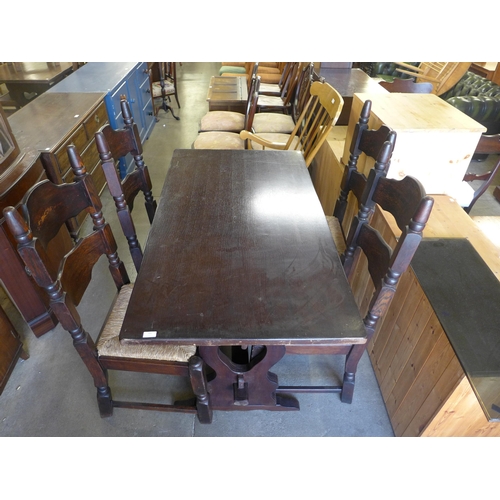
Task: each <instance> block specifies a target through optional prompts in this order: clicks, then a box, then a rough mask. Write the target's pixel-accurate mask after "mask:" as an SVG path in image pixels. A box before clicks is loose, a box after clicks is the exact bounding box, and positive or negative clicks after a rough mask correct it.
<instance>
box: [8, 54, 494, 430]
mask: <svg viewBox="0 0 500 500" xmlns="http://www.w3.org/2000/svg"><path fill="white" fill-rule="evenodd" d="M218 68H219V64H218V63H183V65H182V66H179V68H178V83H179V100H180V104H181V108H180V109H178V108H177V105H176V103H175V100H174V101H173V102H172V107H173V108H174V110H175V112H176V114H177V115H178V116H179V117H180V120H179V121H177V120H175V119H174V118H173V117H172V115H171V114H170V113H169V114H167V113H165V112H164V111H160V113H159V121H158V123H156V125H155V127H154V129H153V131H152V133H151V136H150V138H149V139H148V140H147V141H146V142H145V144H144V158H145V161H146V164H147V165H148V167H149V170H150V174H151V177H152V183H153V193H154V195H155V197H156V198H157V199H158V198H159V196H160V192H161V188H162V185H163V181H164V178H165V174H166V171H167V169H168V165H169V163H170V158H171V156H172V152H173V150H174V149H177V148H190V147H191V144H192V142H193V141H194V139H195V138H196V135H197V130H198V123H199V120H200V118H201V116H202V115H203V114H204V113H205V112H206V111H207V103H206V100H205V99H206V93H207V89H208V82H209V79H210V77H211V76H212V75H215V74H217V72H218ZM480 168H483V167H480ZM488 196H489V197H490V198H489V199H488ZM483 198H484V201H485V203H481V204H479V202H478V204H477V205H476V208H475V212H477V213H478V214H479V213H480V214H486V213H485V212H488V211H491V210H497V209H498V208H500V204H498V203H497V202H496V201H495V200H494V199H493V198H492V197H491V194H487V195H484V197H483ZM102 199H103V204H104V215H105V217H106V219H107V221H108V222H109V223H110V224H111V226H112V228H113V230H114V233H115V236H116V238H117V240H118V244H119V253H120V257H121V258H122V260H123V261H124V262H125V264H126V267H127V270H128V271H129V274H130V277H131V279H132V280H134V278H135V271H134V268H133V265H132V262H131V259H130V256H129V253H128V247H127V244H126V241H125V239H124V237H123V233H122V232H121V230H120V227H119V224H118V221H117V218H116V212H115V209H114V205H113V203H112V200H111V199H110V196H109V193H108V191H107V189H106V190H105V191H104V192H103V195H102ZM488 200H489V203H488ZM491 200H492V201H491ZM480 201H482V200H480ZM483 205H484V206H485V207H486V208H484V207H483ZM497 205H498V207H497ZM491 207H493V208H491ZM498 214H500V211H499V212H498V213H496V212H495V213H487V215H498ZM133 215H134V221H135V224H136V228H137V231H138V234H139V239H140V241H141V244H142V246H143V248H144V247H145V245H146V242H147V233H148V231H149V227H150V226H149V222H148V220H147V216H146V212H145V210H143V207H142V206H141V205H140V204H139V203H138V204H137V206H136V208H135V210H134V213H133ZM83 230H85V227H84V228H83ZM105 265H106V264H105V262H104V261H101V262H100V263H99V264H98V266H101V267H100V268H99V267H98V269H97V271H98V272H96V274H95V276H94V279H93V283H92V285H91V287H90V288H89V289H88V290H87V292H86V294H85V297H84V299H83V301H82V304H81V306H80V308H79V310H80V313H81V316H82V318H83V323H84V326H86V329H87V330H88V332H89V333H90V334H91V336H93V337H94V338H95V336H96V335H97V333H98V331H99V328H100V325H101V324H102V322H103V321H104V318H105V315H106V312H107V310H108V308H109V307H110V304H111V300H112V296H113V294H114V285H113V283H112V281H111V279H110V278H109V279H108V277H107V276H106V274H107V272H106V269H105V268H104V266H105ZM100 271H102V272H100ZM103 276H104V278H103ZM2 305H3V306H4V307H5V309H6V310H7V313H8V314H9V317H10V318H11V320H12V321H13V322H14V324H15V326H16V327H17V329H18V330H19V332H20V335H21V337H22V340H23V342H24V345H25V348H26V350H27V351H28V352H29V354H30V357H29V359H28V360H26V361H21V360H20V361H19V362H18V363H17V365H16V367H15V369H14V371H13V373H12V375H11V377H10V379H9V381H8V383H7V386H6V387H5V389H4V392H3V394H2V395H1V396H0V436H5V437H6V436H26V437H38V436H40V437H41V436H48V437H52V436H54V437H56V436H57V437H79V436H95V437H107V436H116V437H129V436H142V437H150V436H151V437H163V436H164V437H187V436H191V437H204V436H206V437H216V436H217V437H244V436H260V437H265V436H267V437H278V436H282V437H299V436H300V437H302V436H304V437H306V436H307V437H321V436H332V437H358V436H359V437H368V436H378V437H391V436H393V432H392V428H391V424H390V422H389V419H388V416H387V413H386V410H385V406H384V403H383V400H382V397H381V394H380V391H379V388H378V385H377V381H376V379H375V376H374V373H373V369H372V367H371V364H370V361H369V358H368V356H367V355H366V354H365V355H364V356H363V358H362V360H361V363H360V366H359V369H358V374H357V380H356V389H355V395H354V401H353V403H352V404H351V405H348V404H343V403H341V402H340V399H339V396H338V394H318V395H312V394H299V395H298V396H297V397H298V399H299V401H300V406H301V409H300V411H297V412H265V411H252V412H242V411H235V412H215V413H214V419H213V423H212V424H210V425H202V424H200V423H199V422H198V420H197V419H196V416H194V415H190V414H181V413H163V412H155V411H138V410H129V409H120V408H118V409H115V411H114V414H113V416H112V417H110V418H106V419H101V418H100V416H99V412H98V410H97V403H96V394H95V388H94V386H93V383H92V379H91V377H90V375H89V374H88V372H87V370H86V368H85V366H84V365H83V363H82V362H81V360H80V358H79V357H78V355H77V353H76V351H75V350H74V348H73V346H72V341H71V339H70V337H69V334H67V333H66V332H65V331H64V330H63V329H62V328H61V327H60V326H58V327H56V328H55V329H54V330H52V331H50V332H48V333H47V334H45V335H44V336H43V337H41V338H36V337H35V336H34V335H33V334H32V333H31V331H30V330H29V328H28V327H27V325H26V324H25V323H24V321H23V320H22V318H21V317H20V316H19V314H18V313H17V311H16V310H15V308H13V307H12V305H11V304H10V303H9V301H8V299H6V298H5V297H4V298H3V301H2ZM342 370H343V360H342V359H340V358H339V359H337V358H334V357H333V358H332V357H327V356H286V357H285V358H284V359H283V360H281V361H280V362H279V363H278V364H277V365H276V366H275V369H274V370H273V371H275V372H276V373H277V374H278V376H279V378H280V382H281V383H282V384H287V385H289V384H294V383H303V384H305V383H313V384H321V383H337V382H338V381H339V377H340V376H341V375H342ZM299 381H300V382H299ZM110 386H111V388H112V391H113V396H114V397H115V398H116V399H121V398H123V399H124V398H126V397H128V398H131V399H132V398H134V397H136V395H140V397H141V398H144V397H149V398H150V400H151V401H157V400H161V399H165V398H166V399H167V400H170V401H173V400H175V399H182V398H183V397H185V396H188V395H189V384H188V381H187V380H184V379H183V378H180V377H172V376H170V377H169V376H160V375H149V374H131V373H122V372H110Z"/></svg>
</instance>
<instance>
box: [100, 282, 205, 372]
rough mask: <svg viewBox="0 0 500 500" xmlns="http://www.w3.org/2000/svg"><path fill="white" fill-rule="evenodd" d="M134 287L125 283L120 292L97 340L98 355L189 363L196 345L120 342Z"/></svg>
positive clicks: (194, 352)
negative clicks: (131, 343)
mask: <svg viewBox="0 0 500 500" xmlns="http://www.w3.org/2000/svg"><path fill="white" fill-rule="evenodd" d="M133 288H134V285H132V284H128V285H124V286H122V288H121V290H120V292H119V293H118V295H117V297H116V300H115V303H114V305H113V307H112V308H111V312H110V313H109V316H108V319H107V321H106V323H105V324H104V326H103V329H102V331H101V334H100V335H99V339H98V340H97V354H98V356H99V357H102V356H114V357H123V358H139V359H157V360H162V361H180V362H183V363H187V362H188V361H189V358H190V357H191V356H194V355H195V354H196V346H194V345H186V346H183V345H182V346H177V345H151V344H134V345H130V344H129V345H126V344H121V343H120V340H119V338H118V336H119V334H120V329H121V326H122V324H123V318H124V317H125V312H126V310H127V306H128V303H129V301H130V295H131V294H132V290H133Z"/></svg>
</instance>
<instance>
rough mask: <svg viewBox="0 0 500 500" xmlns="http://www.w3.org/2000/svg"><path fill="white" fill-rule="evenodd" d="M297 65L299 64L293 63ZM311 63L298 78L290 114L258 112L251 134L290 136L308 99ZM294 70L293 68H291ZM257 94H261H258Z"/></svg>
mask: <svg viewBox="0 0 500 500" xmlns="http://www.w3.org/2000/svg"><path fill="white" fill-rule="evenodd" d="M294 64H299V63H294ZM312 68H313V66H312V63H311V64H310V65H305V66H304V67H303V68H302V70H301V74H300V77H299V81H298V83H297V87H296V89H295V92H294V97H293V99H292V102H291V107H292V112H291V113H290V114H283V113H273V112H260V113H256V114H255V117H254V119H253V132H254V133H256V134H257V135H259V134H267V133H277V134H291V133H292V132H293V129H294V128H295V124H296V121H297V119H298V118H299V116H300V113H301V112H302V111H303V109H304V107H305V105H306V103H307V99H308V97H309V91H310V86H311V83H312ZM291 69H292V70H295V69H296V68H295V67H292V68H291ZM261 88H262V84H261ZM259 94H262V93H261V92H259ZM259 99H260V98H259ZM257 105H258V104H257Z"/></svg>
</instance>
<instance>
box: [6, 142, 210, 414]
mask: <svg viewBox="0 0 500 500" xmlns="http://www.w3.org/2000/svg"><path fill="white" fill-rule="evenodd" d="M68 156H69V159H70V165H71V168H72V169H73V173H74V175H75V181H74V182H73V183H69V184H63V185H56V184H53V183H52V182H50V181H49V180H45V181H42V182H40V183H38V184H36V185H35V186H34V187H33V188H31V189H30V190H29V191H28V193H27V194H26V196H25V197H24V199H23V202H22V204H21V206H20V208H19V210H16V209H15V208H14V207H6V208H5V209H4V211H3V213H4V217H5V220H6V223H7V226H8V229H9V230H10V232H11V233H12V235H13V237H14V238H15V240H16V241H17V249H18V252H19V255H20V256H21V258H22V260H23V261H24V263H25V265H26V269H27V272H28V273H29V274H30V275H31V276H32V277H33V279H34V280H35V281H36V283H37V284H38V285H39V286H40V287H41V288H42V289H44V290H45V292H46V293H47V295H48V298H49V303H50V307H51V309H52V311H53V312H54V314H55V316H56V317H57V319H58V320H59V322H60V323H61V326H62V327H63V328H64V329H65V330H67V331H68V332H69V333H70V335H71V337H72V339H73V345H74V347H75V349H76V351H77V352H78V354H79V356H80V357H81V359H82V361H83V362H84V364H85V366H86V367H87V369H88V371H89V372H90V375H91V376H92V378H93V381H94V385H95V387H96V388H97V403H98V408H99V412H100V415H101V417H108V416H111V415H112V413H113V408H114V407H122V408H138V409H155V410H162V411H181V412H189V413H198V416H199V418H200V420H201V421H204V422H209V421H210V419H211V414H210V408H209V406H208V395H207V394H206V392H204V393H203V394H204V395H201V393H202V392H203V387H204V384H205V380H204V378H203V377H204V376H203V373H202V362H201V360H200V359H199V358H198V357H197V356H196V346H194V345H187V346H180V347H178V348H174V349H172V347H170V346H152V347H151V346H149V345H141V344H139V345H137V346H135V345H134V346H122V345H121V344H120V342H119V338H118V336H119V333H120V328H121V324H122V322H123V317H124V315H125V311H126V308H127V304H128V301H129V298H130V295H131V293H132V290H133V285H132V284H131V283H130V280H129V277H128V274H127V272H126V270H125V266H124V265H123V262H122V261H121V260H120V258H119V256H118V253H117V245H116V241H115V239H114V236H113V233H112V231H111V227H110V226H109V224H107V223H106V221H105V220H104V217H103V214H102V205H101V201H100V199H99V196H98V193H97V190H96V188H95V185H94V183H93V181H92V178H91V176H90V175H89V174H88V173H87V171H86V169H85V167H84V166H83V164H82V161H81V158H80V156H79V154H78V153H77V151H76V149H75V147H74V146H69V147H68ZM82 210H85V211H87V212H88V213H89V214H90V216H91V218H92V221H93V231H92V232H91V233H89V234H88V235H86V236H85V237H82V238H80V239H79V240H78V241H77V242H76V244H75V246H74V247H73V248H72V249H71V250H70V251H69V252H68V253H67V254H66V255H65V256H63V257H62V259H61V260H60V261H58V262H56V263H54V262H53V259H51V257H50V255H49V253H48V250H47V248H48V245H49V243H50V241H51V240H52V239H53V238H54V237H55V236H56V235H57V233H58V232H59V230H60V228H61V226H64V224H65V222H66V220H68V219H69V218H70V217H75V216H76V215H78V213H80V212H81V211H82ZM103 255H105V256H106V257H107V260H108V269H109V272H110V275H111V277H112V279H113V281H114V284H115V286H116V290H117V294H116V297H115V301H114V302H113V305H112V306H111V309H110V311H109V313H108V316H107V319H106V320H105V321H104V324H103V327H102V329H101V331H100V333H99V332H95V333H99V334H98V335H95V334H94V335H92V336H91V335H89V333H88V332H87V331H86V330H85V329H84V327H83V325H82V322H81V318H80V316H79V313H78V312H77V306H78V305H79V304H80V301H81V299H82V297H83V294H84V292H85V290H86V289H87V288H88V286H89V284H90V282H91V278H92V270H93V268H94V265H95V264H96V263H97V262H98V260H100V257H101V256H103ZM108 369H110V370H122V371H132V372H144V373H159V374H170V375H178V376H185V377H189V378H190V379H191V385H192V388H193V390H194V391H196V392H198V393H200V397H199V398H194V399H192V400H190V401H189V402H186V403H179V404H156V403H155V404H151V403H140V402H129V401H115V400H113V398H112V395H111V389H110V387H109V385H108V377H107V370H108ZM200 391H201V392H200Z"/></svg>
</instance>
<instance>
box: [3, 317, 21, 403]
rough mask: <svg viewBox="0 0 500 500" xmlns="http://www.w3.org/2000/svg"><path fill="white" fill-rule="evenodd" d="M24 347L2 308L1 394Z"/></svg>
mask: <svg viewBox="0 0 500 500" xmlns="http://www.w3.org/2000/svg"><path fill="white" fill-rule="evenodd" d="M22 347H23V346H22V343H21V340H20V339H19V335H18V334H17V332H16V330H15V329H14V326H13V325H12V323H11V322H10V320H9V318H8V317H7V315H6V314H5V312H4V310H3V309H2V308H0V394H2V391H3V389H4V387H5V384H6V383H7V380H8V378H9V375H10V373H11V372H12V370H13V368H14V365H15V364H16V362H17V359H18V358H19V354H20V352H21V349H22Z"/></svg>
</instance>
